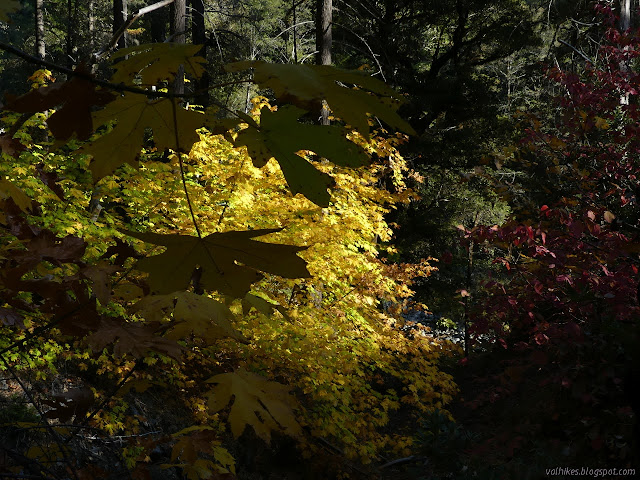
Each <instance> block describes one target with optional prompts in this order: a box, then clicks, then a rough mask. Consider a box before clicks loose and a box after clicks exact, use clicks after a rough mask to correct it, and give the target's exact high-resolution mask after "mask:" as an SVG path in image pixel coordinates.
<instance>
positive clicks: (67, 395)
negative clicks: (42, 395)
mask: <svg viewBox="0 0 640 480" xmlns="http://www.w3.org/2000/svg"><path fill="white" fill-rule="evenodd" d="M93 402H94V397H93V392H92V391H91V389H89V388H87V387H81V388H74V389H71V390H69V391H67V392H64V393H58V394H55V395H53V396H52V397H51V398H50V399H45V400H43V403H44V404H45V405H48V406H50V407H52V408H51V409H50V410H48V411H47V412H45V414H44V416H45V418H52V419H55V418H57V419H59V420H60V422H62V423H66V422H68V421H69V420H71V419H72V418H73V417H74V416H75V421H76V422H78V421H80V420H82V419H84V417H85V415H86V413H87V412H88V411H89V407H91V405H93Z"/></svg>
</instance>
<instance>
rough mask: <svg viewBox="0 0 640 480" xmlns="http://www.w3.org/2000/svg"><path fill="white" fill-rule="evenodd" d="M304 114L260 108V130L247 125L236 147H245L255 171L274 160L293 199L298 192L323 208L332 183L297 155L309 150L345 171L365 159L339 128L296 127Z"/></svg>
mask: <svg viewBox="0 0 640 480" xmlns="http://www.w3.org/2000/svg"><path fill="white" fill-rule="evenodd" d="M303 114H304V110H301V109H299V108H297V107H293V106H285V107H282V108H280V109H279V110H278V111H276V112H272V111H271V110H270V109H269V108H267V107H263V108H262V110H261V112H260V127H259V128H256V127H255V126H252V125H251V124H250V125H249V126H248V128H246V129H244V130H242V131H241V132H240V133H239V134H238V136H237V138H236V140H235V145H236V146H238V145H245V146H246V147H247V151H248V152H249V155H250V156H251V158H252V159H253V164H254V165H255V166H256V167H258V168H259V167H262V166H264V165H265V164H266V163H267V162H268V161H269V159H270V158H272V157H273V158H275V159H276V160H277V161H278V163H279V164H280V168H281V169H282V173H283V174H284V176H285V178H286V180H287V183H288V184H289V188H291V191H292V193H293V194H294V195H295V194H296V193H298V192H300V193H302V194H303V195H304V196H305V197H307V198H308V199H309V200H311V201H312V202H314V203H316V204H317V205H320V206H323V207H326V206H328V205H329V200H330V198H331V197H330V195H329V193H328V192H327V188H328V187H329V186H330V185H331V184H332V183H333V179H332V178H331V177H330V176H329V175H327V174H326V173H323V172H321V171H319V170H317V169H316V168H315V167H314V166H313V165H311V163H309V162H308V161H307V160H306V159H305V158H304V157H302V156H300V155H298V154H296V152H298V151H300V150H311V151H313V152H315V153H316V154H318V155H320V156H322V157H326V158H327V159H329V160H331V161H332V162H333V163H335V164H337V165H342V166H348V167H358V166H361V165H364V164H365V163H366V162H367V160H368V157H367V155H366V154H365V152H364V151H363V150H362V149H361V148H360V147H358V146H357V145H356V144H354V143H352V142H350V141H349V140H347V139H346V138H345V136H344V132H343V130H342V129H341V128H339V127H334V126H319V125H305V124H302V123H299V122H298V121H297V120H298V118H299V117H300V116H302V115H303Z"/></svg>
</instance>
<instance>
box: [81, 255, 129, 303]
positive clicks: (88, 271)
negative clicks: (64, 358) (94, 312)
mask: <svg viewBox="0 0 640 480" xmlns="http://www.w3.org/2000/svg"><path fill="white" fill-rule="evenodd" d="M118 271H120V267H118V266H116V265H109V264H107V263H106V262H105V261H100V262H98V263H97V264H96V265H91V266H88V267H86V268H83V269H82V270H81V271H80V275H81V276H82V277H84V278H87V279H89V280H91V284H90V286H91V290H92V291H93V293H94V294H95V296H96V298H97V299H98V300H99V301H100V303H101V304H102V305H103V306H104V305H106V304H107V303H109V300H110V299H111V275H113V274H114V273H115V272H118Z"/></svg>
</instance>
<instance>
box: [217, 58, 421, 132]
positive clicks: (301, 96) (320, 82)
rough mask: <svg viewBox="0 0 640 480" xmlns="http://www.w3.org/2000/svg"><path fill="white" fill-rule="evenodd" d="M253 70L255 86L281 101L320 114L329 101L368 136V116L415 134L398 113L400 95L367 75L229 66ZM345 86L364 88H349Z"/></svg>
mask: <svg viewBox="0 0 640 480" xmlns="http://www.w3.org/2000/svg"><path fill="white" fill-rule="evenodd" d="M249 68H253V69H254V82H255V83H257V84H258V85H260V87H262V88H270V89H271V90H273V93H274V94H275V95H276V97H277V98H278V99H280V100H283V101H286V102H290V103H293V104H295V105H297V106H299V107H301V108H304V109H305V110H308V111H319V110H320V106H321V101H322V100H326V101H327V103H328V104H329V107H331V110H333V113H334V114H335V115H336V116H337V117H340V118H341V119H342V120H344V121H345V122H346V123H347V124H349V125H351V126H352V127H353V128H355V129H356V130H358V131H359V132H360V133H362V134H363V135H365V136H368V134H369V122H368V119H367V115H366V114H367V113H369V114H371V115H375V116H376V117H378V118H379V119H380V120H381V121H383V122H385V123H386V124H388V125H389V126H390V127H392V128H395V129H398V130H401V131H403V132H405V133H409V134H414V133H415V132H414V130H413V129H412V128H411V126H410V125H409V124H408V123H407V122H406V121H404V120H403V119H402V118H400V116H399V115H398V114H397V112H396V111H397V109H398V107H399V106H400V104H401V102H400V100H399V95H398V94H397V93H396V92H395V91H394V90H393V89H391V88H390V87H388V86H387V85H386V84H384V83H383V82H381V81H380V80H377V79H375V78H373V77H371V76H369V75H367V74H366V73H363V72H358V71H349V70H342V69H339V68H336V67H331V66H327V65H300V64H273V63H266V62H263V61H260V60H251V61H243V62H236V63H232V64H229V65H227V66H226V69H227V70H228V71H230V72H237V71H240V70H247V69H249ZM344 84H351V85H357V86H358V87H360V88H359V89H353V88H348V87H345V86H344Z"/></svg>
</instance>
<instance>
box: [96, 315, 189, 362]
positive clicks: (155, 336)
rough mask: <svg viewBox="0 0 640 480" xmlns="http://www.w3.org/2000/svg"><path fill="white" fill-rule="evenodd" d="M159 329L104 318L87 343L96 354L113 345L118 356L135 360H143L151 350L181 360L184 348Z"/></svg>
mask: <svg viewBox="0 0 640 480" xmlns="http://www.w3.org/2000/svg"><path fill="white" fill-rule="evenodd" d="M159 328H160V325H158V324H151V323H130V322H126V321H124V320H121V319H117V318H103V319H102V320H101V322H100V326H99V328H98V329H97V330H96V331H95V332H94V333H92V334H91V335H89V336H88V337H87V343H88V344H89V345H90V346H91V348H92V349H93V351H94V352H97V351H101V350H102V349H104V348H105V347H106V346H107V345H109V344H111V343H113V344H114V347H113V353H114V354H115V355H116V356H122V355H125V354H130V355H132V356H134V357H135V358H142V357H144V356H145V355H146V354H147V352H148V351H149V350H153V351H156V352H160V353H164V354H166V355H169V356H170V357H173V358H175V359H178V358H180V355H181V354H182V347H181V346H180V345H178V344H177V343H176V342H175V341H173V340H169V339H167V338H164V337H161V336H160V334H159V333H158V331H159Z"/></svg>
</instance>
